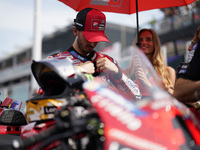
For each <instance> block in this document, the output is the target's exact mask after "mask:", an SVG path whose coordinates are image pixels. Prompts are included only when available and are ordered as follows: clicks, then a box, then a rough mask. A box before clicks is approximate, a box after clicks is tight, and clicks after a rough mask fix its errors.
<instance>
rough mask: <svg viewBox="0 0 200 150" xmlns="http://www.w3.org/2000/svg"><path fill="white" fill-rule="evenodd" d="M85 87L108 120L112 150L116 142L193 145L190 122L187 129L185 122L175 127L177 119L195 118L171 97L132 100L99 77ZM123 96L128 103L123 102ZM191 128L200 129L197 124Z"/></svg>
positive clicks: (168, 146)
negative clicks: (188, 131) (178, 105)
mask: <svg viewBox="0 0 200 150" xmlns="http://www.w3.org/2000/svg"><path fill="white" fill-rule="evenodd" d="M84 89H85V91H86V95H87V96H88V97H89V100H90V102H91V103H92V105H93V106H94V108H96V110H97V113H98V115H99V116H100V118H101V119H102V122H103V123H104V132H105V133H104V135H105V138H106V142H105V150H108V149H109V147H110V146H111V144H113V142H116V143H119V144H120V145H125V146H127V147H128V148H132V149H152V150H154V149H159V150H160V149H163V150H165V149H177V150H181V149H183V148H188V149H190V148H191V147H190V144H189V143H190V142H191V141H193V140H194V139H193V138H194V137H193V136H191V135H189V134H188V135H186V134H185V131H186V130H188V128H187V127H188V125H189V124H188V123H186V128H184V127H183V126H182V125H181V124H177V125H178V126H176V127H175V126H174V120H177V118H181V119H183V120H184V121H186V122H187V121H188V122H190V125H192V123H191V122H192V120H191V118H190V117H185V116H188V114H187V115H186V114H185V115H183V114H182V111H180V110H179V108H178V107H177V105H176V102H174V99H173V98H170V96H168V97H166V98H163V99H157V100H150V99H146V100H145V99H143V100H141V101H137V102H132V101H130V100H128V99H125V98H123V97H121V95H119V93H118V92H117V90H113V89H112V88H111V87H109V86H106V85H105V83H103V82H101V81H100V80H99V79H94V80H93V81H90V82H86V83H85V84H84ZM106 92H107V93H106ZM112 92H115V94H113V93H112ZM122 98H123V100H124V103H120V99H122ZM157 98H159V96H157ZM126 105H128V106H126ZM131 105H133V107H131ZM130 108H131V109H130ZM138 112H139V113H138ZM177 116H178V117H177ZM184 117H185V118H184ZM184 121H183V122H184ZM158 124H160V125H158ZM191 128H192V129H193V130H195V129H196V127H195V126H193V125H192V126H191ZM196 130H197V129H196ZM198 132H199V131H198ZM198 134H199V133H198ZM133 139H134V140H133Z"/></svg>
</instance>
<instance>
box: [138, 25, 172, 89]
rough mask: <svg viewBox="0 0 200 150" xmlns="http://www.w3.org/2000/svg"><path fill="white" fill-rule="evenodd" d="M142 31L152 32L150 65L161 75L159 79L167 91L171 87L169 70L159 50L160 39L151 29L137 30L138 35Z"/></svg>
mask: <svg viewBox="0 0 200 150" xmlns="http://www.w3.org/2000/svg"><path fill="white" fill-rule="evenodd" d="M144 31H149V32H150V33H151V34H152V38H153V39H152V40H153V46H154V52H153V59H152V65H153V66H154V68H155V70H156V72H157V73H158V75H159V76H160V77H161V80H162V81H163V83H164V85H165V87H166V89H167V90H168V91H169V89H170V88H171V85H172V83H171V80H170V78H169V71H168V69H167V65H166V63H165V61H164V58H163V56H162V52H161V44H160V39H159V37H158V34H157V33H156V32H155V31H154V30H153V29H146V28H144V29H141V30H140V31H139V35H140V34H141V33H142V32H144ZM137 41H138V40H137V37H136V39H135V41H134V45H136V42H137Z"/></svg>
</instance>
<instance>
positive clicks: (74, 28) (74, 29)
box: [73, 26, 78, 36]
mask: <svg viewBox="0 0 200 150" xmlns="http://www.w3.org/2000/svg"><path fill="white" fill-rule="evenodd" d="M73 33H74V35H75V36H77V35H78V30H77V29H76V27H75V26H73Z"/></svg>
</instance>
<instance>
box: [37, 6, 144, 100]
mask: <svg viewBox="0 0 200 150" xmlns="http://www.w3.org/2000/svg"><path fill="white" fill-rule="evenodd" d="M105 24H106V18H105V15H104V14H103V13H102V12H100V11H99V10H97V9H92V8H86V9H83V10H81V11H80V12H79V13H78V14H77V16H76V19H75V20H74V25H73V33H74V35H75V36H76V38H75V41H74V43H73V45H72V47H70V48H69V49H68V50H67V51H65V52H62V53H59V54H55V55H52V56H49V57H48V59H51V58H59V59H62V58H63V57H66V58H69V59H71V60H72V61H73V63H74V64H75V65H76V66H77V67H78V68H79V70H80V71H81V72H85V73H89V74H93V75H94V76H97V75H99V74H100V72H101V76H102V77H103V78H104V79H106V80H108V81H110V82H111V83H112V84H114V85H115V86H117V87H118V88H121V89H123V90H124V91H125V92H126V94H128V95H130V96H131V97H132V98H133V97H134V98H136V99H140V98H141V94H140V91H139V89H138V87H137V85H136V84H135V83H134V82H133V81H132V80H130V79H129V78H128V77H127V76H126V75H125V74H124V73H123V72H122V70H121V68H120V67H119V66H118V64H117V62H116V61H115V60H114V59H113V58H111V57H110V56H108V55H105V54H101V53H99V52H96V51H95V50H93V49H94V48H95V47H96V46H97V44H98V42H100V41H105V42H109V40H108V38H107V37H106V36H105ZM102 74H103V75H102ZM39 93H40V92H39Z"/></svg>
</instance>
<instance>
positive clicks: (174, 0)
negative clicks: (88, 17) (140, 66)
mask: <svg viewBox="0 0 200 150" xmlns="http://www.w3.org/2000/svg"><path fill="white" fill-rule="evenodd" d="M59 1H61V2H63V3H64V4H66V5H67V6H69V7H71V8H73V9H74V10H76V11H80V10H82V9H84V8H86V7H91V8H96V9H98V10H101V11H104V12H115V13H123V14H133V13H136V21H137V35H138V30H139V25H138V24H139V23H138V12H139V11H144V10H151V9H160V8H167V7H175V6H186V5H188V4H190V3H192V2H194V1H195V0H59Z"/></svg>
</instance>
